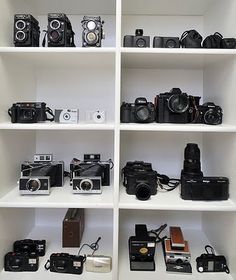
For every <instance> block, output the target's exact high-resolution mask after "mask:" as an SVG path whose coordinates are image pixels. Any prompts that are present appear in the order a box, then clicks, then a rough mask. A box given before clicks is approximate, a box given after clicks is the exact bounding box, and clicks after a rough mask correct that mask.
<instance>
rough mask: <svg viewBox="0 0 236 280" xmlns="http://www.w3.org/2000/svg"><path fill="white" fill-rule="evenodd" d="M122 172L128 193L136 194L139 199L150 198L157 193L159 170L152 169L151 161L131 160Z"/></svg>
mask: <svg viewBox="0 0 236 280" xmlns="http://www.w3.org/2000/svg"><path fill="white" fill-rule="evenodd" d="M122 172H123V176H124V177H123V179H124V180H123V185H124V186H125V187H126V192H127V194H131V195H136V197H137V199H139V200H148V199H149V198H150V196H151V195H155V194H156V193H157V172H156V171H154V170H153V169H152V164H151V163H147V162H143V161H133V162H131V161H129V162H127V163H126V166H125V167H124V168H123V169H122Z"/></svg>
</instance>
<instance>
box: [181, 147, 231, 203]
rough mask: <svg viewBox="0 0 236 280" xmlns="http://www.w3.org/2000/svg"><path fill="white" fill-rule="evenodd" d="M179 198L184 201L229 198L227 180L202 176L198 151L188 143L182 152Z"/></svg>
mask: <svg viewBox="0 0 236 280" xmlns="http://www.w3.org/2000/svg"><path fill="white" fill-rule="evenodd" d="M181 197H182V199H185V200H227V199H228V198H229V179H228V178H226V177H204V176H203V173H202V171H201V162H200V150H199V148H198V145H197V144H195V143H188V144H187V146H186V148H185V150H184V168H183V170H182V171H181Z"/></svg>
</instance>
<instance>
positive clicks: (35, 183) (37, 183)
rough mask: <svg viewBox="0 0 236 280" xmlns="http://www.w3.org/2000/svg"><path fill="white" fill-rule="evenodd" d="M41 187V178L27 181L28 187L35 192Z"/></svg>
mask: <svg viewBox="0 0 236 280" xmlns="http://www.w3.org/2000/svg"><path fill="white" fill-rule="evenodd" d="M40 187H41V182H40V181H39V179H29V180H28V181H27V183H26V188H27V190H29V191H30V192H35V191H37V190H38V189H40Z"/></svg>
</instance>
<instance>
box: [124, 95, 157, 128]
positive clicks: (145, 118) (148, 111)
mask: <svg viewBox="0 0 236 280" xmlns="http://www.w3.org/2000/svg"><path fill="white" fill-rule="evenodd" d="M155 114H156V113H155V108H154V104H153V103H151V102H147V99H146V98H145V97H138V98H136V99H135V102H134V103H125V102H123V103H122V105H121V108H120V120H121V122H122V123H151V122H154V121H155Z"/></svg>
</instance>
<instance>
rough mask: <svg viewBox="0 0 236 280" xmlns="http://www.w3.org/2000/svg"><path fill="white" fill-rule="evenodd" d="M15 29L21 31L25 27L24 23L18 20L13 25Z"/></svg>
mask: <svg viewBox="0 0 236 280" xmlns="http://www.w3.org/2000/svg"><path fill="white" fill-rule="evenodd" d="M15 27H16V29H18V30H22V29H24V28H25V27H26V23H25V21H23V20H18V21H17V22H16V24H15Z"/></svg>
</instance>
